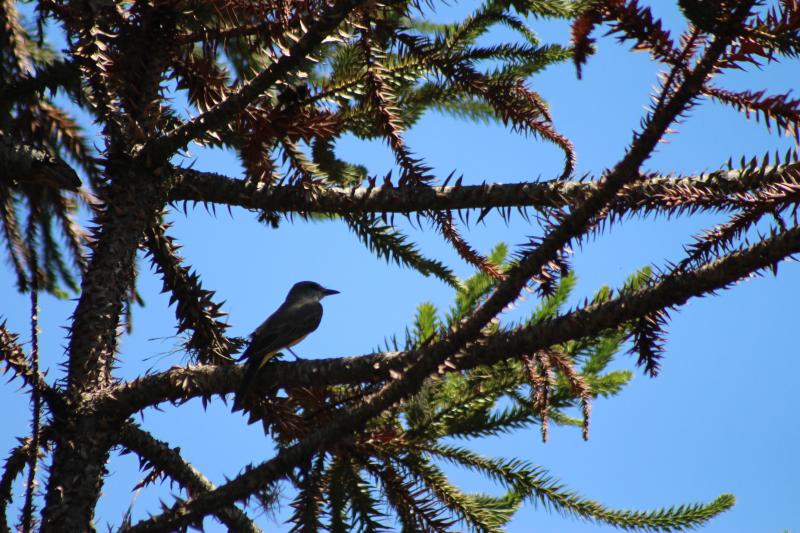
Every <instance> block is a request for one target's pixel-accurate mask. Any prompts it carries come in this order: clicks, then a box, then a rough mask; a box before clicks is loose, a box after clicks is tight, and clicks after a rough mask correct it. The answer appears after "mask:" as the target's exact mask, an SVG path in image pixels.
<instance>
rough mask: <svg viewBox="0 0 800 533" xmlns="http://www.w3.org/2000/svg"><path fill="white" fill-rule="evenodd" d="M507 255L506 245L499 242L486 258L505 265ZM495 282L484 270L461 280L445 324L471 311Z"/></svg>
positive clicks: (454, 322) (451, 324) (496, 263)
mask: <svg viewBox="0 0 800 533" xmlns="http://www.w3.org/2000/svg"><path fill="white" fill-rule="evenodd" d="M507 256H508V245H506V244H505V243H499V244H497V245H495V247H494V248H493V249H492V251H491V253H489V257H488V259H489V261H490V262H491V263H492V264H494V265H497V266H500V267H505V266H506V257H507ZM496 284H497V281H496V280H494V279H492V277H491V276H489V275H487V274H486V273H484V272H476V273H475V274H473V275H472V276H470V277H469V278H467V279H466V280H465V281H464V282H462V284H461V287H460V288H459V290H458V291H457V292H456V301H455V305H454V306H453V307H451V308H450V311H449V312H448V313H447V318H446V322H447V325H448V326H453V325H455V324H457V323H458V322H459V321H460V320H461V319H462V318H464V317H465V316H466V315H467V314H468V313H470V312H472V311H473V310H474V309H475V308H476V307H477V306H478V305H479V304H480V302H481V301H482V300H483V299H484V298H485V297H486V296H487V295H488V294H489V292H490V291H491V290H492V288H493V287H494V286H495V285H496Z"/></svg>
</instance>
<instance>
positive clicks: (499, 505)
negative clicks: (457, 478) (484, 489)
mask: <svg viewBox="0 0 800 533" xmlns="http://www.w3.org/2000/svg"><path fill="white" fill-rule="evenodd" d="M464 496H465V497H466V498H468V499H470V500H472V501H474V502H475V505H477V506H478V507H480V508H481V509H484V510H485V511H486V514H487V515H488V517H489V519H490V520H492V526H494V527H503V526H505V525H506V524H507V523H508V522H510V521H511V519H512V518H513V517H514V514H515V513H516V512H517V510H519V507H520V504H521V503H522V502H521V500H520V499H519V497H518V496H517V495H516V494H514V493H513V492H508V493H506V494H504V495H503V496H490V495H488V494H465V495H464Z"/></svg>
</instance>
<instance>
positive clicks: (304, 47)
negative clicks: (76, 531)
mask: <svg viewBox="0 0 800 533" xmlns="http://www.w3.org/2000/svg"><path fill="white" fill-rule="evenodd" d="M364 1H365V0H339V1H338V2H336V3H335V4H334V5H333V6H331V7H330V8H328V10H327V11H325V12H324V13H322V14H321V15H320V18H319V20H318V21H317V22H316V23H315V24H314V25H312V26H311V27H310V28H309V30H308V32H306V33H305V34H304V35H303V36H302V37H300V39H299V40H298V41H297V42H296V43H295V44H294V46H292V47H291V48H290V49H289V51H288V53H286V54H285V55H283V56H281V57H280V58H279V59H278V60H277V61H275V62H274V63H272V64H271V65H270V66H269V67H267V68H266V69H264V70H263V71H261V72H260V73H259V74H258V75H257V76H256V77H255V78H253V79H252V80H250V82H248V83H246V84H245V85H244V86H243V87H242V88H241V89H239V90H238V91H237V92H235V93H232V94H230V95H229V96H228V97H227V98H225V100H223V101H222V102H220V103H219V104H217V105H215V106H214V107H212V108H211V109H209V110H208V111H206V112H205V113H203V114H202V115H200V116H198V117H196V118H194V119H192V120H191V121H189V122H187V123H185V124H184V125H182V126H180V127H179V128H176V129H174V130H172V131H171V132H169V133H167V134H165V135H162V136H161V137H158V138H157V139H155V140H153V141H151V142H149V143H147V144H146V145H145V147H144V148H143V149H142V154H141V155H142V157H143V158H144V160H146V161H147V160H150V161H160V160H162V159H164V158H165V157H166V156H167V155H170V154H173V153H175V151H177V150H180V149H181V148H184V147H185V146H186V145H187V143H189V142H190V141H192V140H194V139H198V138H200V137H202V136H203V135H204V134H205V133H207V132H210V131H215V130H217V129H219V128H220V127H221V126H223V125H224V124H227V123H228V122H230V121H231V120H233V119H234V117H236V115H238V114H239V113H240V112H242V111H244V110H245V108H247V106H248V105H250V104H251V103H253V102H254V101H255V100H256V98H258V97H259V96H261V95H263V94H264V92H266V91H267V90H268V89H269V88H270V87H272V86H274V85H275V82H276V81H278V80H279V79H281V78H282V77H284V76H286V75H287V74H289V73H290V72H292V71H293V70H294V69H296V68H298V67H299V66H300V65H301V64H302V63H303V62H304V61H305V60H306V56H307V55H308V54H310V53H311V52H313V51H314V50H315V49H316V48H317V47H318V46H319V45H320V44H321V43H322V41H323V40H324V39H325V38H326V37H328V36H329V35H330V34H331V33H332V32H333V31H335V30H336V27H337V26H338V25H339V24H340V23H341V22H342V21H343V20H344V19H345V18H346V17H347V16H348V15H349V14H350V12H351V11H352V10H353V9H355V8H356V7H358V6H359V5H360V4H363V3H364Z"/></svg>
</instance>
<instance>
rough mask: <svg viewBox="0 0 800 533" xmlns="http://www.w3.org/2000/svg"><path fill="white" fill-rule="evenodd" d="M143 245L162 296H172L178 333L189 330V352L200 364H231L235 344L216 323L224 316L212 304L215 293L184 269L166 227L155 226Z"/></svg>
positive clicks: (218, 306) (225, 327)
mask: <svg viewBox="0 0 800 533" xmlns="http://www.w3.org/2000/svg"><path fill="white" fill-rule="evenodd" d="M145 244H146V246H147V250H148V252H149V255H150V256H151V258H152V261H153V264H154V266H155V268H156V270H157V271H158V272H159V274H161V278H162V280H163V283H164V292H167V291H169V292H170V293H171V297H170V302H175V315H176V317H177V319H178V333H179V334H180V333H182V332H183V331H186V330H191V332H192V335H191V337H190V338H189V340H188V341H187V342H186V348H187V350H188V351H189V352H192V353H193V354H195V355H196V357H197V360H199V361H200V362H203V363H224V362H230V361H231V358H230V354H231V353H233V352H234V351H236V349H237V348H238V346H239V345H238V344H237V343H236V342H235V341H233V340H232V339H229V338H228V337H227V336H226V335H225V330H226V329H228V325H227V324H225V323H224V322H221V321H220V320H218V319H219V318H221V317H223V316H225V313H224V312H222V311H220V308H221V307H222V304H218V303H215V302H214V301H213V300H212V298H213V296H214V291H209V290H206V289H204V288H203V286H202V284H201V283H200V276H199V275H198V274H196V273H194V272H192V271H191V270H190V269H189V268H187V267H185V266H183V265H182V264H181V263H182V258H181V257H180V256H179V255H178V253H177V252H178V248H179V246H176V245H175V244H174V243H173V239H172V238H171V237H169V236H168V235H167V234H166V226H165V225H164V224H162V223H158V224H154V225H153V226H151V227H150V228H148V229H147V231H146V232H145Z"/></svg>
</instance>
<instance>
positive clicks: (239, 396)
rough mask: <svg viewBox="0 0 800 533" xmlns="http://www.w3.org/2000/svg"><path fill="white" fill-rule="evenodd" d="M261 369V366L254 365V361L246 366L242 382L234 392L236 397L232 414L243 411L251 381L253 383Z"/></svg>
mask: <svg viewBox="0 0 800 533" xmlns="http://www.w3.org/2000/svg"><path fill="white" fill-rule="evenodd" d="M261 367H262V365H260V364H256V363H255V361H251V362H250V363H249V364H248V365H247V368H246V369H245V371H244V377H243V378H242V382H241V383H240V384H239V388H238V389H237V390H236V396H235V398H234V400H233V412H234V413H235V412H236V411H241V410H242V409H244V401H245V400H246V399H247V396H248V395H249V394H250V392H251V389H252V387H253V381H255V379H256V377H257V376H258V373H259V371H260V370H261Z"/></svg>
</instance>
